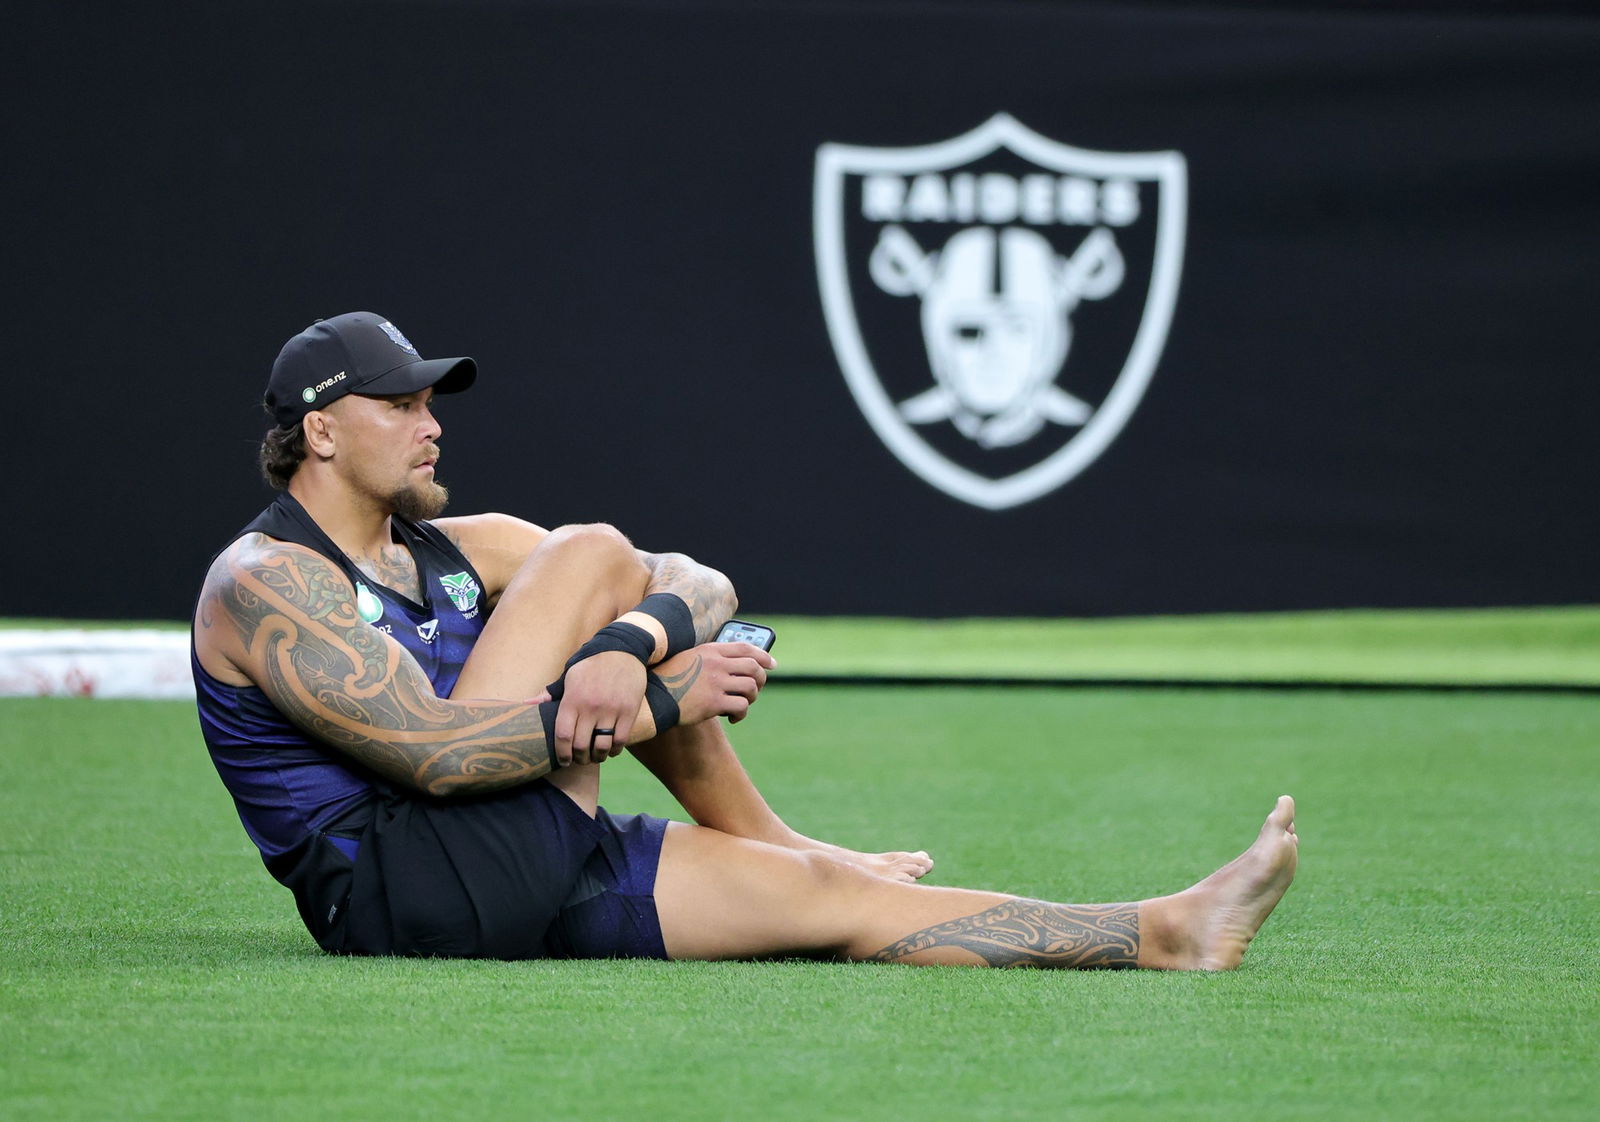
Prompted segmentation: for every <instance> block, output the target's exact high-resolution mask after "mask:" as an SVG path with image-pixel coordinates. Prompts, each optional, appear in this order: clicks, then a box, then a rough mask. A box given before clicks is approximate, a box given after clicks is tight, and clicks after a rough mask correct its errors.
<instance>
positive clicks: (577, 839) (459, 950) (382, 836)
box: [279, 780, 667, 959]
mask: <svg viewBox="0 0 1600 1122" xmlns="http://www.w3.org/2000/svg"><path fill="white" fill-rule="evenodd" d="M666 826H667V823H666V820H665V819H662V818H652V817H650V816H648V815H642V814H630V815H612V814H608V813H607V812H606V811H605V810H604V809H601V810H600V812H599V813H598V814H597V816H596V817H594V818H590V817H589V816H588V815H587V814H585V813H584V812H583V811H582V810H581V809H580V808H579V807H578V805H577V804H576V803H574V802H573V801H572V800H571V799H570V798H568V797H567V796H566V795H564V794H562V793H561V791H560V790H558V789H557V788H555V787H554V786H552V785H551V784H549V783H547V782H545V781H544V780H539V781H536V782H534V783H531V784H529V785H527V786H525V787H517V788H514V789H512V790H509V791H504V792H500V793H498V794H495V795H490V796H486V797H483V798H476V799H468V800H459V801H449V800H442V799H426V798H420V797H417V796H415V795H410V794H407V793H404V792H389V793H386V794H384V795H382V796H380V797H379V799H378V800H377V801H376V803H375V804H373V807H372V816H371V818H370V820H368V821H366V822H365V823H364V824H363V825H361V827H360V829H359V836H358V837H357V838H356V839H355V843H356V844H355V846H354V847H352V846H351V845H350V842H349V841H346V840H344V839H335V838H333V837H319V838H318V839H316V842H317V843H318V846H319V848H317V850H316V854H317V856H316V859H315V861H314V862H309V863H308V864H315V865H318V866H322V867H323V869H324V872H322V873H318V874H315V875H313V876H310V877H302V878H301V881H302V886H300V887H297V886H296V885H295V884H291V883H290V882H289V881H288V880H285V883H286V884H290V887H291V888H294V889H295V893H296V897H297V899H298V900H299V902H300V910H301V915H302V916H303V917H304V918H305V920H306V925H307V926H308V927H309V928H310V929H311V932H312V934H313V935H314V936H316V938H317V941H318V942H319V943H320V944H321V945H322V946H323V947H324V948H325V949H327V950H329V951H333V952H335V953H339V954H361V955H371V954H376V955H387V954H396V955H436V956H443V957H452V958H497V959H526V958H665V957H666V948H665V947H664V946H663V945H662V941H661V925H660V922H659V921H658V919H657V917H656V907H655V896H654V893H655V879H656V867H657V864H658V862H659V860H660V857H661V840H662V837H663V836H664V835H665V833H666ZM347 832H350V833H354V832H355V831H354V830H350V831H347ZM351 848H355V859H354V863H353V864H352V863H351V862H350V859H349V857H348V856H346V854H347V853H348V852H349V850H350V849H351ZM334 855H337V856H336V857H335V856H334ZM340 866H342V867H343V869H344V870H345V877H347V878H348V879H347V880H346V881H345V882H346V883H347V884H348V886H349V887H348V891H347V894H346V893H344V892H341V891H340V887H341V886H340V885H339V884H338V883H337V881H338V880H344V879H345V878H340V877H337V876H336V877H335V879H334V880H333V881H329V879H328V877H327V875H326V874H327V873H329V872H332V873H337V871H338V869H339V867H340ZM306 872H307V873H310V872H311V870H310V868H309V867H308V868H307V870H306ZM279 879H280V880H284V878H283V877H280V878H279ZM307 880H315V881H318V882H320V884H319V885H318V889H317V891H315V892H313V893H310V894H309V896H310V898H309V899H308V898H307V897H308V894H307V893H305V892H303V891H302V888H303V887H304V883H303V882H305V881H307ZM341 898H342V899H343V902H342V903H341Z"/></svg>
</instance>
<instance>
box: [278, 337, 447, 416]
mask: <svg viewBox="0 0 1600 1122" xmlns="http://www.w3.org/2000/svg"><path fill="white" fill-rule="evenodd" d="M477 377H478V364H477V363H475V362H473V361H472V360H471V359H470V358H423V357H422V356H421V355H419V354H418V353H417V348H415V347H413V346H412V345H411V343H410V342H409V341H408V340H407V339H406V337H405V336H404V335H402V334H400V329H399V328H398V327H396V326H395V325H394V324H392V323H390V322H389V321H388V320H386V319H384V318H383V317H382V316H380V315H377V314H376V313H373V312H346V313H345V314H344V315H342V316H334V317H333V318H332V319H319V320H318V321H317V322H316V323H313V324H312V325H311V326H310V327H308V328H306V329H305V330H304V331H302V332H300V334H298V335H296V336H295V337H294V338H293V339H290V340H289V341H288V342H287V343H285V344H284V345H283V350H282V351H280V352H278V361H277V362H274V363H273V364H272V376H271V377H270V378H269V379H267V396H266V406H267V412H269V413H271V414H272V416H273V419H274V420H276V421H277V422H278V424H279V425H280V426H282V427H284V428H288V427H289V426H291V425H297V424H299V423H300V419H301V418H302V417H304V416H305V415H306V414H307V413H309V412H311V411H312V410H313V409H323V408H326V407H327V405H328V403H329V402H332V401H337V400H338V399H339V398H341V397H343V396H344V395H345V394H347V393H360V394H371V395H381V394H400V393H415V392H416V391H418V390H421V389H426V388H427V387H429V386H432V387H433V390H434V392H435V393H459V392H461V391H462V390H464V389H466V388H467V387H468V386H470V385H472V383H473V382H474V381H476V380H477Z"/></svg>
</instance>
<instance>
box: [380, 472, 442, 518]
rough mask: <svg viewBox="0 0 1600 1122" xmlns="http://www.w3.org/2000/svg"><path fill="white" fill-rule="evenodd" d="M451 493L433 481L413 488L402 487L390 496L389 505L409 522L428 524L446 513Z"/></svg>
mask: <svg viewBox="0 0 1600 1122" xmlns="http://www.w3.org/2000/svg"><path fill="white" fill-rule="evenodd" d="M449 503H450V492H449V491H448V490H446V489H445V487H444V486H443V485H442V484H439V483H435V482H433V481H432V480H431V479H430V480H429V481H427V482H426V483H418V484H416V485H415V486H412V487H402V488H400V490H398V491H396V492H395V493H394V494H392V495H390V496H389V505H390V506H391V507H392V508H393V509H394V512H395V513H396V514H398V515H399V516H400V517H401V518H404V519H405V520H406V521H407V522H426V521H427V520H428V519H430V518H437V517H439V515H441V514H443V513H444V508H445V507H446V506H447V505H449Z"/></svg>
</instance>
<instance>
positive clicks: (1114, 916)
mask: <svg viewBox="0 0 1600 1122" xmlns="http://www.w3.org/2000/svg"><path fill="white" fill-rule="evenodd" d="M937 947H960V948H962V949H963V950H967V951H971V952H972V953H973V954H975V955H977V956H978V957H979V958H981V959H983V961H984V962H986V963H988V964H989V965H990V966H1051V967H1076V968H1080V969H1083V968H1090V967H1099V968H1117V967H1124V968H1125V967H1130V966H1137V965H1138V963H1139V906H1138V905H1137V904H1049V903H1046V902H1045V901H1043V900H1024V899H1018V900H1008V901H1006V902H1005V903H1004V904H997V905H996V906H995V907H992V908H990V909H988V910H987V911H982V912H979V913H977V914H976V915H970V916H964V917H963V918H961V919H953V920H951V921H949V922H948V923H938V924H934V925H933V926H932V927H927V928H924V929H923V930H921V931H918V932H916V933H915V934H912V935H907V936H906V937H905V938H904V939H901V940H900V941H899V942H898V943H894V944H891V945H890V946H887V947H884V948H883V950H881V951H879V952H878V953H877V954H875V955H873V956H872V961H874V962H898V961H900V960H901V959H903V958H905V957H906V956H908V955H911V954H915V953H916V952H918V951H926V950H932V949H934V948H937Z"/></svg>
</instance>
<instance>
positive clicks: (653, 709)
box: [644, 674, 682, 736]
mask: <svg viewBox="0 0 1600 1122" xmlns="http://www.w3.org/2000/svg"><path fill="white" fill-rule="evenodd" d="M644 703H645V704H646V705H648V706H649V707H650V719H651V720H652V721H654V722H655V725H656V735H657V736H660V735H661V734H662V733H664V732H666V731H667V730H668V729H670V728H672V727H673V726H674V725H676V724H677V723H678V718H679V717H680V716H682V714H681V713H679V711H678V701H677V699H676V698H675V697H673V696H672V691H671V690H669V689H667V684H666V683H665V682H663V681H662V680H661V679H660V678H659V677H658V676H656V675H655V674H646V675H645V678H644Z"/></svg>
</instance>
